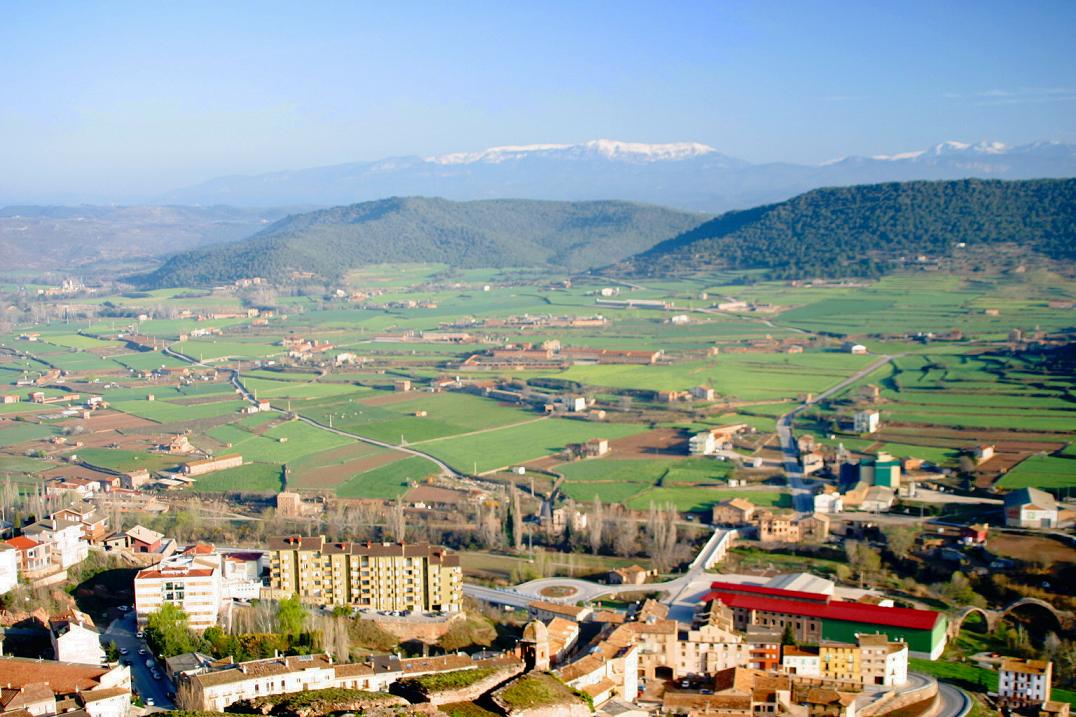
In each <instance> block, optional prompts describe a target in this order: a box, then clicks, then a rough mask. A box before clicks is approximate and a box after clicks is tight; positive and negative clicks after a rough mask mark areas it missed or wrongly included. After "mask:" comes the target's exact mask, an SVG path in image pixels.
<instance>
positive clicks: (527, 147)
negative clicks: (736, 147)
mask: <svg viewBox="0 0 1076 717" xmlns="http://www.w3.org/2000/svg"><path fill="white" fill-rule="evenodd" d="M715 152H717V150H715V149H714V148H713V147H710V146H708V145H705V144H699V143H698V142H675V143H670V144H643V143H639V142H620V141H617V140H611V139H594V140H590V141H589V142H583V143H581V144H523V145H508V146H503V147H490V148H489V149H484V150H482V151H480V152H454V153H451V154H441V155H436V156H433V157H426V161H427V162H433V163H435V164H474V163H477V162H482V163H486V164H499V163H501V162H504V161H507V160H512V159H521V158H524V157H528V156H533V155H560V156H563V157H586V156H594V155H598V156H602V157H605V158H606V159H618V160H629V161H642V162H658V161H665V160H677V159H690V158H692V157H701V156H703V155H707V154H713V153H715Z"/></svg>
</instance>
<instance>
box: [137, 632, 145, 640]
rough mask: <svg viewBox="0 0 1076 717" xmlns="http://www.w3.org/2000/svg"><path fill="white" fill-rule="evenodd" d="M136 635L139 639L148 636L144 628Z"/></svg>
mask: <svg viewBox="0 0 1076 717" xmlns="http://www.w3.org/2000/svg"><path fill="white" fill-rule="evenodd" d="M135 637H137V638H138V639H139V640H141V639H143V638H145V637H146V633H144V632H143V631H142V630H139V631H138V633H137V634H136V635H135Z"/></svg>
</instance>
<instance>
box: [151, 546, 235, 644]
mask: <svg viewBox="0 0 1076 717" xmlns="http://www.w3.org/2000/svg"><path fill="white" fill-rule="evenodd" d="M134 586H135V615H137V617H138V624H139V626H144V625H145V624H146V621H147V620H148V619H149V616H150V615H151V614H153V613H155V612H157V611H159V610H160V609H161V606H163V605H164V604H165V603H172V604H173V605H177V606H178V607H180V608H182V609H183V611H184V612H185V613H187V617H188V619H189V624H190V628H191V629H192V630H205V629H206V628H207V627H212V626H213V625H216V624H217V619H218V617H219V615H220V608H221V602H222V600H223V591H222V578H221V566H220V556H219V555H213V554H206V553H199V552H197V551H195V550H190V551H186V552H184V553H183V554H181V555H177V556H175V557H171V558H167V559H165V560H162V561H161V562H160V563H158V564H157V565H154V566H152V567H149V568H146V569H144V570H140V571H139V572H138V574H137V575H136V576H135V581H134Z"/></svg>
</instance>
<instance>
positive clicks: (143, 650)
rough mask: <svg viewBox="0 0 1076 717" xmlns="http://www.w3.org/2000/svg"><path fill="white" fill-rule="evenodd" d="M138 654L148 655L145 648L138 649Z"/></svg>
mask: <svg viewBox="0 0 1076 717" xmlns="http://www.w3.org/2000/svg"><path fill="white" fill-rule="evenodd" d="M138 654H139V655H144V654H146V648H144V647H140V648H138Z"/></svg>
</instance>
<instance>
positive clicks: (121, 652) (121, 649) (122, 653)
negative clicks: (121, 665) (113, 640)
mask: <svg viewBox="0 0 1076 717" xmlns="http://www.w3.org/2000/svg"><path fill="white" fill-rule="evenodd" d="M128 652H130V650H128V649H127V648H126V647H121V648H120V654H121V655H126V654H127V653H128Z"/></svg>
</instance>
